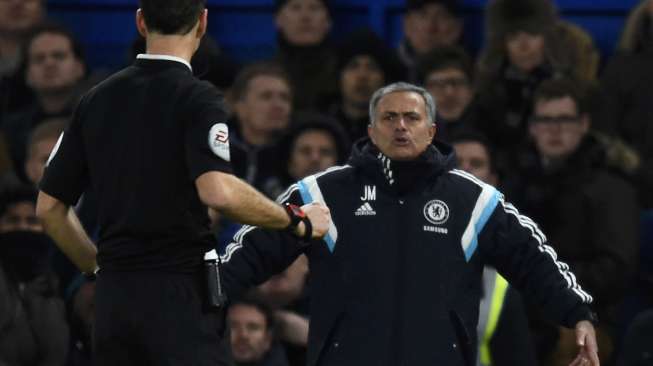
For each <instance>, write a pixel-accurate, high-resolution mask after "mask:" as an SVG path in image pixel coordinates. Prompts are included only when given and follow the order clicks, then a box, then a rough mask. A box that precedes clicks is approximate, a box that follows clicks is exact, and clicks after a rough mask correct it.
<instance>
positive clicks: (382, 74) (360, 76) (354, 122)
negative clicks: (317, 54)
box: [329, 29, 404, 141]
mask: <svg viewBox="0 0 653 366" xmlns="http://www.w3.org/2000/svg"><path fill="white" fill-rule="evenodd" d="M403 73H404V70H403V67H402V65H401V62H400V61H399V59H398V58H397V57H396V55H395V54H394V53H393V52H392V50H390V49H389V48H388V47H387V46H386V45H385V43H384V41H383V40H382V39H381V38H379V36H377V35H376V34H375V33H374V32H372V31H371V30H367V29H363V30H360V31H358V32H355V33H353V34H351V35H349V36H348V37H347V39H346V40H345V41H344V42H343V44H342V45H341V46H340V49H339V54H338V76H339V89H340V98H339V100H338V101H337V102H336V103H334V104H333V105H332V106H331V107H330V108H329V114H330V115H331V116H333V117H334V118H335V119H336V120H337V121H338V122H340V124H341V125H342V127H343V129H344V130H345V131H346V132H347V135H348V136H349V140H350V141H356V140H358V139H359V138H361V137H365V136H367V125H368V124H369V119H370V116H369V115H368V105H369V102H370V98H371V97H372V94H373V93H374V91H375V90H376V89H378V88H380V87H381V86H382V85H384V84H388V83H390V82H393V81H396V80H401V79H402V76H403Z"/></svg>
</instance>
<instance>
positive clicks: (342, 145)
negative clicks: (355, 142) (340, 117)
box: [279, 112, 351, 164]
mask: <svg viewBox="0 0 653 366" xmlns="http://www.w3.org/2000/svg"><path fill="white" fill-rule="evenodd" d="M294 122H296V124H295V125H294V126H293V127H292V128H291V129H290V130H289V131H288V132H287V133H286V135H284V136H283V138H282V139H281V141H280V143H279V146H280V147H279V150H280V151H279V156H280V159H281V161H282V163H283V164H286V163H287V162H288V161H289V159H290V155H291V153H292V149H293V148H294V147H295V144H296V143H297V139H299V137H300V136H302V135H303V134H305V133H307V132H312V131H321V132H324V133H326V134H328V135H329V136H331V138H333V143H334V144H335V147H336V151H337V154H338V160H337V162H336V164H343V163H344V162H345V161H346V160H347V158H348V157H349V150H350V146H351V143H350V141H349V137H348V136H347V133H346V132H345V131H344V130H343V128H342V127H341V126H340V124H339V123H338V121H337V120H335V119H333V118H331V117H329V116H326V115H322V114H319V113H315V112H300V113H297V115H296V116H295V118H294Z"/></svg>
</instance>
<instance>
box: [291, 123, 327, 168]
mask: <svg viewBox="0 0 653 366" xmlns="http://www.w3.org/2000/svg"><path fill="white" fill-rule="evenodd" d="M337 161H338V149H337V147H336V142H335V141H334V140H333V136H331V134H329V133H328V132H326V131H322V130H308V131H305V132H304V133H302V134H301V135H299V137H298V138H297V139H296V140H295V144H294V146H293V148H292V151H291V152H290V160H289V161H288V173H290V175H291V176H292V177H293V178H295V179H302V178H304V177H306V176H309V175H311V174H315V173H317V172H321V171H323V170H326V169H328V168H330V167H332V166H334V165H336V162H337Z"/></svg>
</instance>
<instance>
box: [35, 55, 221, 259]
mask: <svg viewBox="0 0 653 366" xmlns="http://www.w3.org/2000/svg"><path fill="white" fill-rule="evenodd" d="M225 120H226V115H225V111H224V102H223V98H222V95H221V94H220V93H219V92H218V91H217V90H216V89H215V88H214V87H213V86H212V85H211V84H209V83H207V82H202V81H199V80H197V79H196V78H194V77H193V75H192V71H191V70H190V66H189V65H187V64H185V63H183V62H180V61H178V60H170V59H137V60H136V61H135V63H134V64H133V65H132V66H129V67H127V68H126V69H124V70H122V71H120V72H118V73H117V74H115V75H113V76H112V77H110V78H109V79H107V80H106V81H104V82H103V83H101V84H99V85H98V86H97V87H95V88H94V89H92V90H91V91H90V92H89V93H88V94H87V95H85V96H84V98H83V99H82V100H81V102H80V104H79V107H78V108H77V111H76V113H75V116H74V119H73V122H72V124H71V126H70V128H69V129H68V130H67V131H66V132H65V134H71V135H72V136H65V138H69V139H73V140H75V141H78V142H79V143H78V144H77V145H79V146H74V145H75V144H67V146H71V147H70V148H67V150H68V151H58V152H56V153H55V154H66V155H67V156H66V158H67V159H71V158H72V159H77V160H79V161H78V163H77V164H78V166H74V167H71V168H68V169H56V171H61V173H60V174H69V175H70V178H72V179H67V180H66V181H68V182H79V183H75V184H77V185H78V186H74V185H75V184H72V185H67V186H66V187H57V186H56V184H54V182H57V181H62V179H51V180H50V181H48V179H44V181H43V183H42V189H43V190H44V191H45V192H46V193H51V194H54V195H55V196H58V197H63V198H64V199H63V201H64V202H66V203H69V204H71V205H72V204H75V202H76V201H77V199H78V198H79V196H80V195H81V194H82V193H83V190H84V188H85V187H83V184H82V183H81V182H83V181H84V180H86V182H87V183H88V184H89V185H90V187H91V191H92V192H93V193H94V194H96V195H97V202H98V212H97V214H98V227H99V241H98V249H99V253H98V265H99V266H100V268H102V269H103V270H139V269H164V270H170V271H191V270H193V269H196V268H197V267H198V266H197V265H198V264H199V261H201V259H202V254H203V253H204V252H205V251H207V250H209V249H211V248H212V245H213V242H212V240H211V234H210V232H209V230H208V227H209V218H208V212H207V208H206V206H204V205H203V204H202V203H201V201H200V200H199V198H198V192H197V189H196V187H195V179H196V178H197V177H198V176H200V175H201V174H202V173H204V172H207V171H210V170H219V171H229V169H230V166H229V163H228V159H229V158H228V154H227V155H226V156H225V155H224V153H220V152H219V149H220V148H222V149H223V150H224V146H217V147H216V146H215V145H214V146H213V147H212V146H211V144H212V143H224V144H226V148H227V151H228V142H216V141H212V138H213V139H215V138H217V136H215V131H216V129H215V128H212V127H215V126H218V130H219V131H220V132H221V133H228V132H226V129H224V130H223V129H222V127H221V126H223V125H221V123H223V122H224V121H225ZM209 131H211V132H209ZM212 134H213V136H212ZM74 150H78V151H74ZM71 155H76V156H72V157H71ZM61 160H64V159H54V160H53V161H52V164H56V163H58V162H61ZM72 165H75V164H71V166H72ZM84 175H85V177H84ZM46 178H47V176H46ZM50 178H53V177H50ZM77 178H86V179H77ZM51 182H52V184H50V183H51ZM48 191H50V192H48Z"/></svg>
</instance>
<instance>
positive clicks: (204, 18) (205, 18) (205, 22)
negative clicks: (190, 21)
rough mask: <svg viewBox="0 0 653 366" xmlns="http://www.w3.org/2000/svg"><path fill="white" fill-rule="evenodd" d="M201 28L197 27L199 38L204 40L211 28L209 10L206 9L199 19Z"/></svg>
mask: <svg viewBox="0 0 653 366" xmlns="http://www.w3.org/2000/svg"><path fill="white" fill-rule="evenodd" d="M199 23H200V24H199V27H197V34H196V36H197V38H202V37H204V35H205V34H206V29H207V27H208V26H209V10H208V9H204V11H203V12H202V14H201V15H200V19H199Z"/></svg>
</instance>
